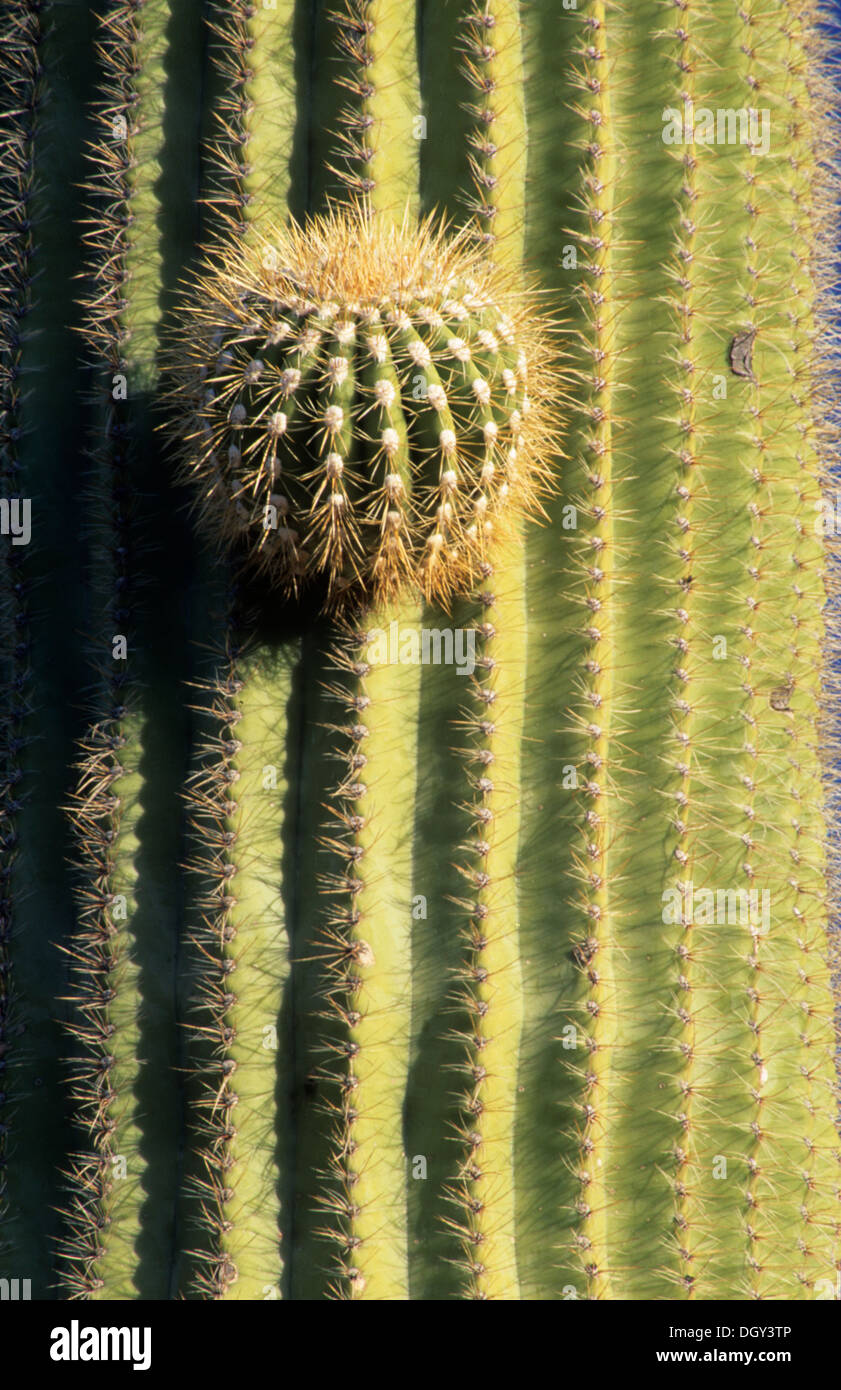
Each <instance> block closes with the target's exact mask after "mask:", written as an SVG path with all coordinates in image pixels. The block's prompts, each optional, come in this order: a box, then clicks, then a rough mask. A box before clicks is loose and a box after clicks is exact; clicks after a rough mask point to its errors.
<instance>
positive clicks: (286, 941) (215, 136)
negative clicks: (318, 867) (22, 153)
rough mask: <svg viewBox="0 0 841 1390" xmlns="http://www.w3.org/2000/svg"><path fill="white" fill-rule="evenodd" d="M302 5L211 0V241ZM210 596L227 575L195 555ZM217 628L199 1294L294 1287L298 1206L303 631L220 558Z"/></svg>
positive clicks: (273, 177) (259, 150) (257, 142)
mask: <svg viewBox="0 0 841 1390" xmlns="http://www.w3.org/2000/svg"><path fill="white" fill-rule="evenodd" d="M294 14H295V5H294V3H293V2H292V0H284V3H281V4H279V5H278V6H277V7H275V8H271V7H259V8H258V7H257V6H254V5H251V4H248V3H245V0H243V2H242V3H239V0H238V3H235V4H233V5H227V4H225V5H222V4H215V3H214V4H213V5H211V7H210V11H209V15H208V21H209V27H210V44H209V57H210V65H211V66H210V70H209V73H208V75H207V89H208V95H207V101H208V110H207V111H206V115H205V153H206V167H205V170H204V173H203V186H202V200H203V203H204V205H205V207H206V208H207V217H206V223H205V227H204V241H205V246H206V248H207V249H208V250H209V251H211V253H213V252H215V251H219V252H222V251H224V248H225V246H226V245H227V244H228V243H229V242H230V241H231V240H232V239H233V240H241V239H248V240H250V239H251V238H252V237H253V236H254V235H255V234H256V232H257V228H258V227H259V225H260V223H261V221H262V220H263V219H268V220H270V221H271V220H276V221H280V220H281V219H283V218H285V217H286V215H287V212H288V202H289V190H290V182H291V178H292V164H293V159H294V150H293V143H294V133H295V128H296V121H297V119H298V117H297V107H298V99H299V98H298V92H297V86H296V81H295V73H294V52H293V47H292V34H293V22H294ZM201 574H202V589H203V592H204V593H205V594H206V595H207V599H208V602H209V603H211V604H212V605H213V606H214V607H216V605H217V602H218V599H219V594H218V592H217V590H218V588H219V582H218V581H219V575H218V574H217V575H212V574H211V572H210V567H209V561H208V558H207V557H203V561H202V571H201ZM221 575H222V583H223V584H224V582H225V581H227V589H228V594H227V598H226V599H225V606H226V611H225V613H224V617H223V620H222V628H223V632H222V633H221V634H218V635H217V633H216V632H215V631H214V632H213V633H212V634H210V647H211V653H210V657H209V660H210V661H211V663H212V668H213V670H212V675H210V676H209V677H206V678H203V679H201V680H199V681H197V682H196V684H197V686H198V694H199V701H198V705H197V708H196V713H197V717H198V720H199V727H200V729H201V734H202V740H201V744H200V746H199V748H198V750H197V753H196V762H197V765H196V766H195V768H194V770H193V772H192V773H191V775H190V778H189V780H188V785H187V789H186V799H187V803H188V813H189V822H190V842H191V846H192V851H191V861H190V869H191V871H192V872H191V873H190V874H189V879H190V885H191V886H190V889H189V897H190V911H191V915H192V916H193V918H194V919H197V920H195V925H194V926H193V929H192V933H191V936H192V959H191V969H190V971H189V975H190V979H189V983H188V996H189V998H190V1000H191V1019H190V1025H189V1036H190V1043H189V1056H190V1061H191V1069H192V1071H193V1073H194V1075H193V1078H192V1080H191V1082H190V1088H189V1100H188V1129H189V1131H190V1133H191V1135H192V1136H193V1142H194V1144H195V1146H196V1148H197V1153H196V1154H195V1155H192V1156H191V1162H190V1164H189V1171H188V1173H187V1178H186V1188H187V1192H188V1214H187V1224H188V1226H189V1227H190V1230H191V1235H192V1239H193V1241H194V1246H193V1248H192V1249H191V1250H190V1252H189V1255H190V1261H191V1271H190V1272H189V1274H185V1277H184V1292H186V1293H191V1294H193V1295H194V1296H198V1297H201V1298H211V1299H217V1300H224V1299H237V1300H238V1299H277V1298H285V1297H288V1296H289V1292H290V1287H291V1275H292V1260H291V1250H292V1244H293V1224H294V1220H295V1214H294V1212H293V1210H292V1200H291V1190H292V1189H291V1181H292V1179H291V1174H292V1171H293V1168H294V1147H295V1143H296V1136H295V1132H294V1125H295V1118H294V1116H293V1112H292V1110H291V1100H292V1070H293V1066H294V1047H293V1030H292V1024H291V1010H292V1005H291V966H290V958H289V957H290V942H291V929H292V928H291V923H290V920H289V918H290V903H291V899H292V890H291V886H290V883H289V881H288V879H287V876H286V866H287V865H288V864H289V863H290V862H292V861H291V860H290V858H289V848H288V847H287V848H285V845H287V846H288V844H289V842H290V841H292V842H293V843H294V834H295V815H294V803H295V793H294V763H295V762H296V760H297V754H296V751H295V750H296V745H297V741H298V740H299V739H300V738H301V737H302V730H301V728H300V725H299V718H300V690H299V689H298V682H297V677H296V674H295V673H296V670H297V667H298V665H299V662H300V656H301V651H300V643H299V642H298V641H297V640H286V641H279V640H277V639H275V638H273V637H272V636H270V635H267V634H265V633H263V632H262V631H261V630H260V629H259V625H258V624H256V623H255V622H254V620H253V616H252V615H251V614H250V613H249V612H248V602H249V595H248V592H247V590H246V588H245V587H244V585H243V583H242V581H241V580H240V579H238V578H235V576H234V572H233V566H232V565H231V564H229V563H228V562H227V561H226V562H225V564H224V566H223V568H222V571H221Z"/></svg>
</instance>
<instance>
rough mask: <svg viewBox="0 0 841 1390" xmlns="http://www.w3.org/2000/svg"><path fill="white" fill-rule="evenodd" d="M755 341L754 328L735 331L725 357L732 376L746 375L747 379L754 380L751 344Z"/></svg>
mask: <svg viewBox="0 0 841 1390" xmlns="http://www.w3.org/2000/svg"><path fill="white" fill-rule="evenodd" d="M755 341H756V329H755V328H751V329H748V330H747V331H746V332H744V333H737V334H736V335H735V337H734V338H733V341H732V342H731V344H730V347H729V349H728V352H727V357H728V361H729V363H730V370H731V371H732V372H733V374H734V376H741V377H746V378H747V380H748V381H756V377H755V376H754V374H753V345H754V342H755Z"/></svg>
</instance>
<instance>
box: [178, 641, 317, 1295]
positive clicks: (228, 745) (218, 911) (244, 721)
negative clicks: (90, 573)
mask: <svg viewBox="0 0 841 1390" xmlns="http://www.w3.org/2000/svg"><path fill="white" fill-rule="evenodd" d="M228 632H229V635H228V641H229V642H230V643H231V647H230V650H229V654H228V660H227V662H226V663H225V664H223V665H220V667H219V669H218V670H217V673H216V676H215V679H214V681H213V682H212V684H208V685H207V686H206V687H205V690H204V695H205V701H206V704H205V708H206V709H207V710H208V711H209V713H210V715H211V717H212V719H213V721H214V723H215V726H216V727H215V730H214V731H213V732H212V733H211V734H210V735H209V737H208V741H207V743H206V745H205V747H204V748H203V750H202V753H203V756H202V766H201V768H200V769H199V770H198V771H197V772H196V773H195V774H194V776H193V778H192V779H191V783H190V788H189V794H190V799H191V805H192V818H193V824H194V829H195V831H196V836H197V838H198V839H199V842H200V844H201V847H202V849H201V855H200V857H199V858H197V860H196V862H195V863H194V865H193V868H194V869H195V871H196V872H197V873H198V874H199V875H200V880H201V883H202V885H203V897H202V906H203V909H204V922H203V925H202V928H201V929H200V931H199V932H198V933H197V935H196V947H197V952H198V960H199V962H200V974H199V979H198V998H197V1000H196V1007H197V1012H198V1020H197V1022H196V1024H195V1025H194V1027H195V1032H196V1034H197V1035H198V1040H199V1041H201V1042H203V1043H204V1047H203V1055H202V1057H201V1060H200V1061H199V1062H198V1066H199V1067H200V1076H201V1083H202V1095H201V1097H200V1099H199V1101H198V1105H199V1108H200V1122H199V1127H200V1134H201V1139H202V1152H201V1157H202V1161H203V1172H202V1173H201V1175H200V1176H199V1178H198V1179H197V1180H196V1182H195V1186H196V1189H197V1191H198V1194H199V1198H200V1206H201V1221H202V1225H203V1227H204V1233H205V1239H204V1240H203V1242H202V1248H201V1250H199V1251H197V1252H196V1255H197V1265H198V1273H197V1290H198V1292H199V1293H200V1294H202V1295H203V1296H205V1297H210V1298H214V1299H224V1298H236V1299H265V1298H280V1297H281V1296H282V1294H283V1291H284V1289H285V1288H286V1287H287V1281H288V1274H286V1273H285V1271H284V1264H285V1258H286V1256H285V1252H284V1242H285V1241H286V1239H287V1237H288V1223H290V1222H291V1211H290V1209H289V1205H288V1202H287V1191H286V1190H285V1188H284V1182H285V1179H286V1174H287V1172H288V1169H289V1164H290V1162H291V1158H290V1153H289V1148H290V1143H291V1135H290V1133H289V1130H288V1128H287V1127H286V1125H285V1124H282V1125H281V1127H280V1131H279V1132H278V1128H277V1121H276V1117H275V1106H276V1105H277V1103H278V1100H279V1099H280V1100H281V1103H283V1102H284V1101H285V1100H286V1097H287V1094H288V1090H289V1076H288V1068H289V1065H290V1062H289V1028H288V1009H287V1002H286V997H285V996H286V988H287V985H288V979H289V942H288V934H287V926H286V910H285V902H284V894H285V885H284V882H283V875H282V871H281V846H282V839H281V830H282V828H283V825H284V823H285V812H286V803H287V800H288V795H289V770H288V767H287V759H288V751H287V749H286V747H285V741H286V739H287V738H288V736H289V731H288V724H287V719H288V718H289V715H290V706H291V703H292V689H291V678H292V673H293V671H294V667H295V663H296V659H297V649H296V646H295V645H292V644H290V645H289V646H287V647H281V648H279V649H278V650H277V651H276V653H274V655H273V657H272V656H271V655H270V654H269V653H267V652H266V651H265V650H260V649H258V650H257V657H256V659H253V658H252V657H251V656H250V655H249V653H248V652H247V651H239V650H237V648H236V646H235V645H234V642H235V633H236V628H235V626H234V625H233V624H229V629H228ZM284 691H285V699H284V698H283V695H284ZM293 717H294V712H293Z"/></svg>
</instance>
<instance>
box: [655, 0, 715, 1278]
mask: <svg viewBox="0 0 841 1390" xmlns="http://www.w3.org/2000/svg"><path fill="white" fill-rule="evenodd" d="M700 8H701V7H699V6H697V5H694V6H693V5H692V3H687V4H685V5H683V6H682V7H681V8H680V10H676V12H675V13H674V14H673V16H672V23H671V25H670V27H669V28H668V29H667V30H666V31H665V32H664V34H663V35H662V36H661V37H662V38H663V39H665V40H666V42H668V44H669V55H668V56H669V60H670V61H671V63H672V64H673V65H674V69H675V79H674V89H675V104H678V103H680V104H683V103H686V102H689V103H691V104H692V105H693V106H694V105H695V104H696V102H697V100H698V85H697V80H696V77H697V67H698V64H699V61H701V62H703V59H702V56H701V54H702V42H701V41H699V34H698V33H697V24H698V19H699V9H700ZM674 157H675V159H676V160H677V161H678V163H679V164H680V166H681V185H680V190H679V193H678V223H677V227H676V228H675V232H674V241H673V251H672V262H671V266H670V279H671V285H670V288H669V300H670V307H671V309H672V313H673V319H674V329H673V347H672V354H673V358H672V360H673V370H674V378H673V380H672V381H671V382H670V383H669V384H670V386H671V388H672V393H673V402H674V405H673V409H674V411H675V414H674V415H673V416H671V417H670V423H671V425H672V427H673V440H674V442H673V444H672V449H671V452H672V456H673V459H674V473H675V503H674V508H675V516H674V523H673V525H674V532H673V534H674V536H675V543H674V544H675V547H676V549H677V560H678V562H679V569H678V573H677V576H676V580H675V581H673V594H674V603H675V607H674V610H673V611H674V619H675V625H674V636H673V638H672V643H673V646H674V649H675V667H674V674H673V690H674V701H673V706H672V709H673V714H672V736H673V737H672V741H671V744H670V746H669V747H668V748H667V752H666V764H667V766H669V764H670V760H671V767H672V768H673V770H674V774H675V776H674V777H673V788H674V789H673V790H670V792H669V793H668V795H669V796H670V798H671V799H672V800H673V802H674V810H673V816H672V843H671V854H672V857H673V859H674V861H675V863H676V865H677V866H678V867H677V870H676V872H677V874H678V875H681V874H682V875H683V879H682V880H679V882H692V881H697V877H698V864H697V860H696V838H697V834H698V827H697V825H696V823H695V822H696V819H697V813H696V808H695V803H694V799H693V790H694V789H693V784H692V771H693V761H694V759H695V758H696V756H697V754H696V753H695V752H694V747H695V736H696V732H697V731H696V721H695V710H694V706H693V703H692V699H691V696H692V694H693V686H694V682H695V680H696V676H697V665H698V651H697V645H698V633H697V630H696V626H697V625H696V617H697V615H696V606H697V605H696V602H695V595H694V593H693V575H692V569H693V563H692V552H691V550H690V549H689V547H688V543H687V537H688V536H689V534H690V533H691V531H692V526H693V521H694V520H695V510H694V502H695V493H696V490H697V489H698V488H699V487H703V485H704V475H703V471H702V468H701V467H700V465H701V463H702V461H703V446H702V439H701V437H700V432H699V428H698V416H697V391H698V372H699V365H700V364H699V361H698V349H697V342H696V334H695V320H696V318H697V315H698V313H699V308H700V306H699V303H698V293H697V271H696V258H697V256H698V252H699V250H700V248H699V245H698V219H699V216H700V215H701V212H702V209H701V208H700V207H699V189H698V179H697V155H696V150H695V148H694V144H692V143H690V145H689V146H688V148H686V149H683V148H681V149H679V150H677V151H675V155H674ZM678 925H679V928H680V929H682V928H683V927H684V923H683V922H682V921H680V922H679V924H678ZM677 944H678V947H679V948H680V947H681V946H683V952H682V954H680V955H677V954H676V956H675V973H676V977H677V978H676V990H675V995H674V1004H673V1009H674V1013H675V1015H676V1018H677V1022H678V1024H679V1025H680V1026H679V1028H678V1029H677V1030H676V1036H675V1039H674V1047H675V1052H676V1067H677V1085H678V1088H679V1096H678V1098H677V1104H678V1110H677V1113H676V1115H675V1169H676V1171H675V1174H674V1176H673V1177H672V1178H671V1183H672V1191H673V1194H674V1218H673V1227H674V1229H673V1236H672V1239H673V1242H674V1245H675V1246H676V1248H677V1255H678V1262H679V1263H678V1268H677V1270H676V1271H675V1277H676V1279H677V1281H678V1288H679V1290H681V1291H683V1292H685V1294H686V1296H687V1297H688V1298H691V1297H692V1294H693V1290H694V1288H695V1281H696V1272H695V1271H696V1268H697V1265H696V1255H697V1245H698V1240H699V1233H698V1229H697V1227H698V1222H699V1216H700V1213H699V1209H698V1206H697V1203H696V1202H695V1200H694V1190H693V1186H692V1182H691V1176H690V1175H691V1169H690V1167H689V1165H690V1163H691V1162H692V1161H693V1160H694V1159H695V1153H694V1150H695V1146H696V1138H695V1126H696V1124H697V1115H696V1109H697V1107H696V1105H695V1091H696V1086H697V1078H696V1055H695V1049H696V1043H697V1035H696V1026H695V1012H694V998H693V975H694V971H693V963H692V958H691V955H689V954H687V953H686V950H685V945H684V943H683V942H682V941H681V940H680V939H678V943H677ZM687 1178H689V1179H690V1180H689V1181H687Z"/></svg>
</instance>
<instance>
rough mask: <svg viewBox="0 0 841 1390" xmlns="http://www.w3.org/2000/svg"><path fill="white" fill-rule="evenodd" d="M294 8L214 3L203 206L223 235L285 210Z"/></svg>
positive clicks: (241, 1)
mask: <svg viewBox="0 0 841 1390" xmlns="http://www.w3.org/2000/svg"><path fill="white" fill-rule="evenodd" d="M295 8H296V7H295V4H294V0H280V3H278V4H276V5H274V6H265V5H264V6H257V5H254V4H250V3H248V0H234V3H230V4H225V3H221V2H220V0H213V3H212V4H211V5H210V8H209V16H208V23H209V27H210V34H211V39H210V46H211V59H212V63H213V68H214V79H215V80H214V88H213V97H214V101H213V107H212V112H211V116H212V121H213V127H214V129H213V131H212V132H209V140H208V157H209V158H208V165H209V167H208V174H207V183H208V188H207V192H206V194H205V202H206V204H207V206H208V207H209V208H210V209H211V210H212V212H213V213H214V214H215V219H213V220H212V222H211V227H210V228H209V229H208V230H209V231H213V230H215V232H216V233H217V234H218V235H219V236H220V237H221V236H224V235H225V234H230V235H232V236H234V237H237V238H238V237H240V236H242V235H247V234H249V231H250V228H251V225H252V223H254V222H259V221H260V219H263V218H265V219H269V220H271V219H272V218H274V219H277V220H279V219H281V218H282V217H284V216H285V215H286V212H287V208H288V202H289V183H290V177H291V172H292V170H291V166H292V164H293V161H294V157H295V156H294V136H295V127H296V119H297V101H298V92H297V85H296V82H295V74H294V57H295V55H294V52H293V42H294V34H295V27H296V25H295ZM217 87H218V91H217V90H216V88H217Z"/></svg>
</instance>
